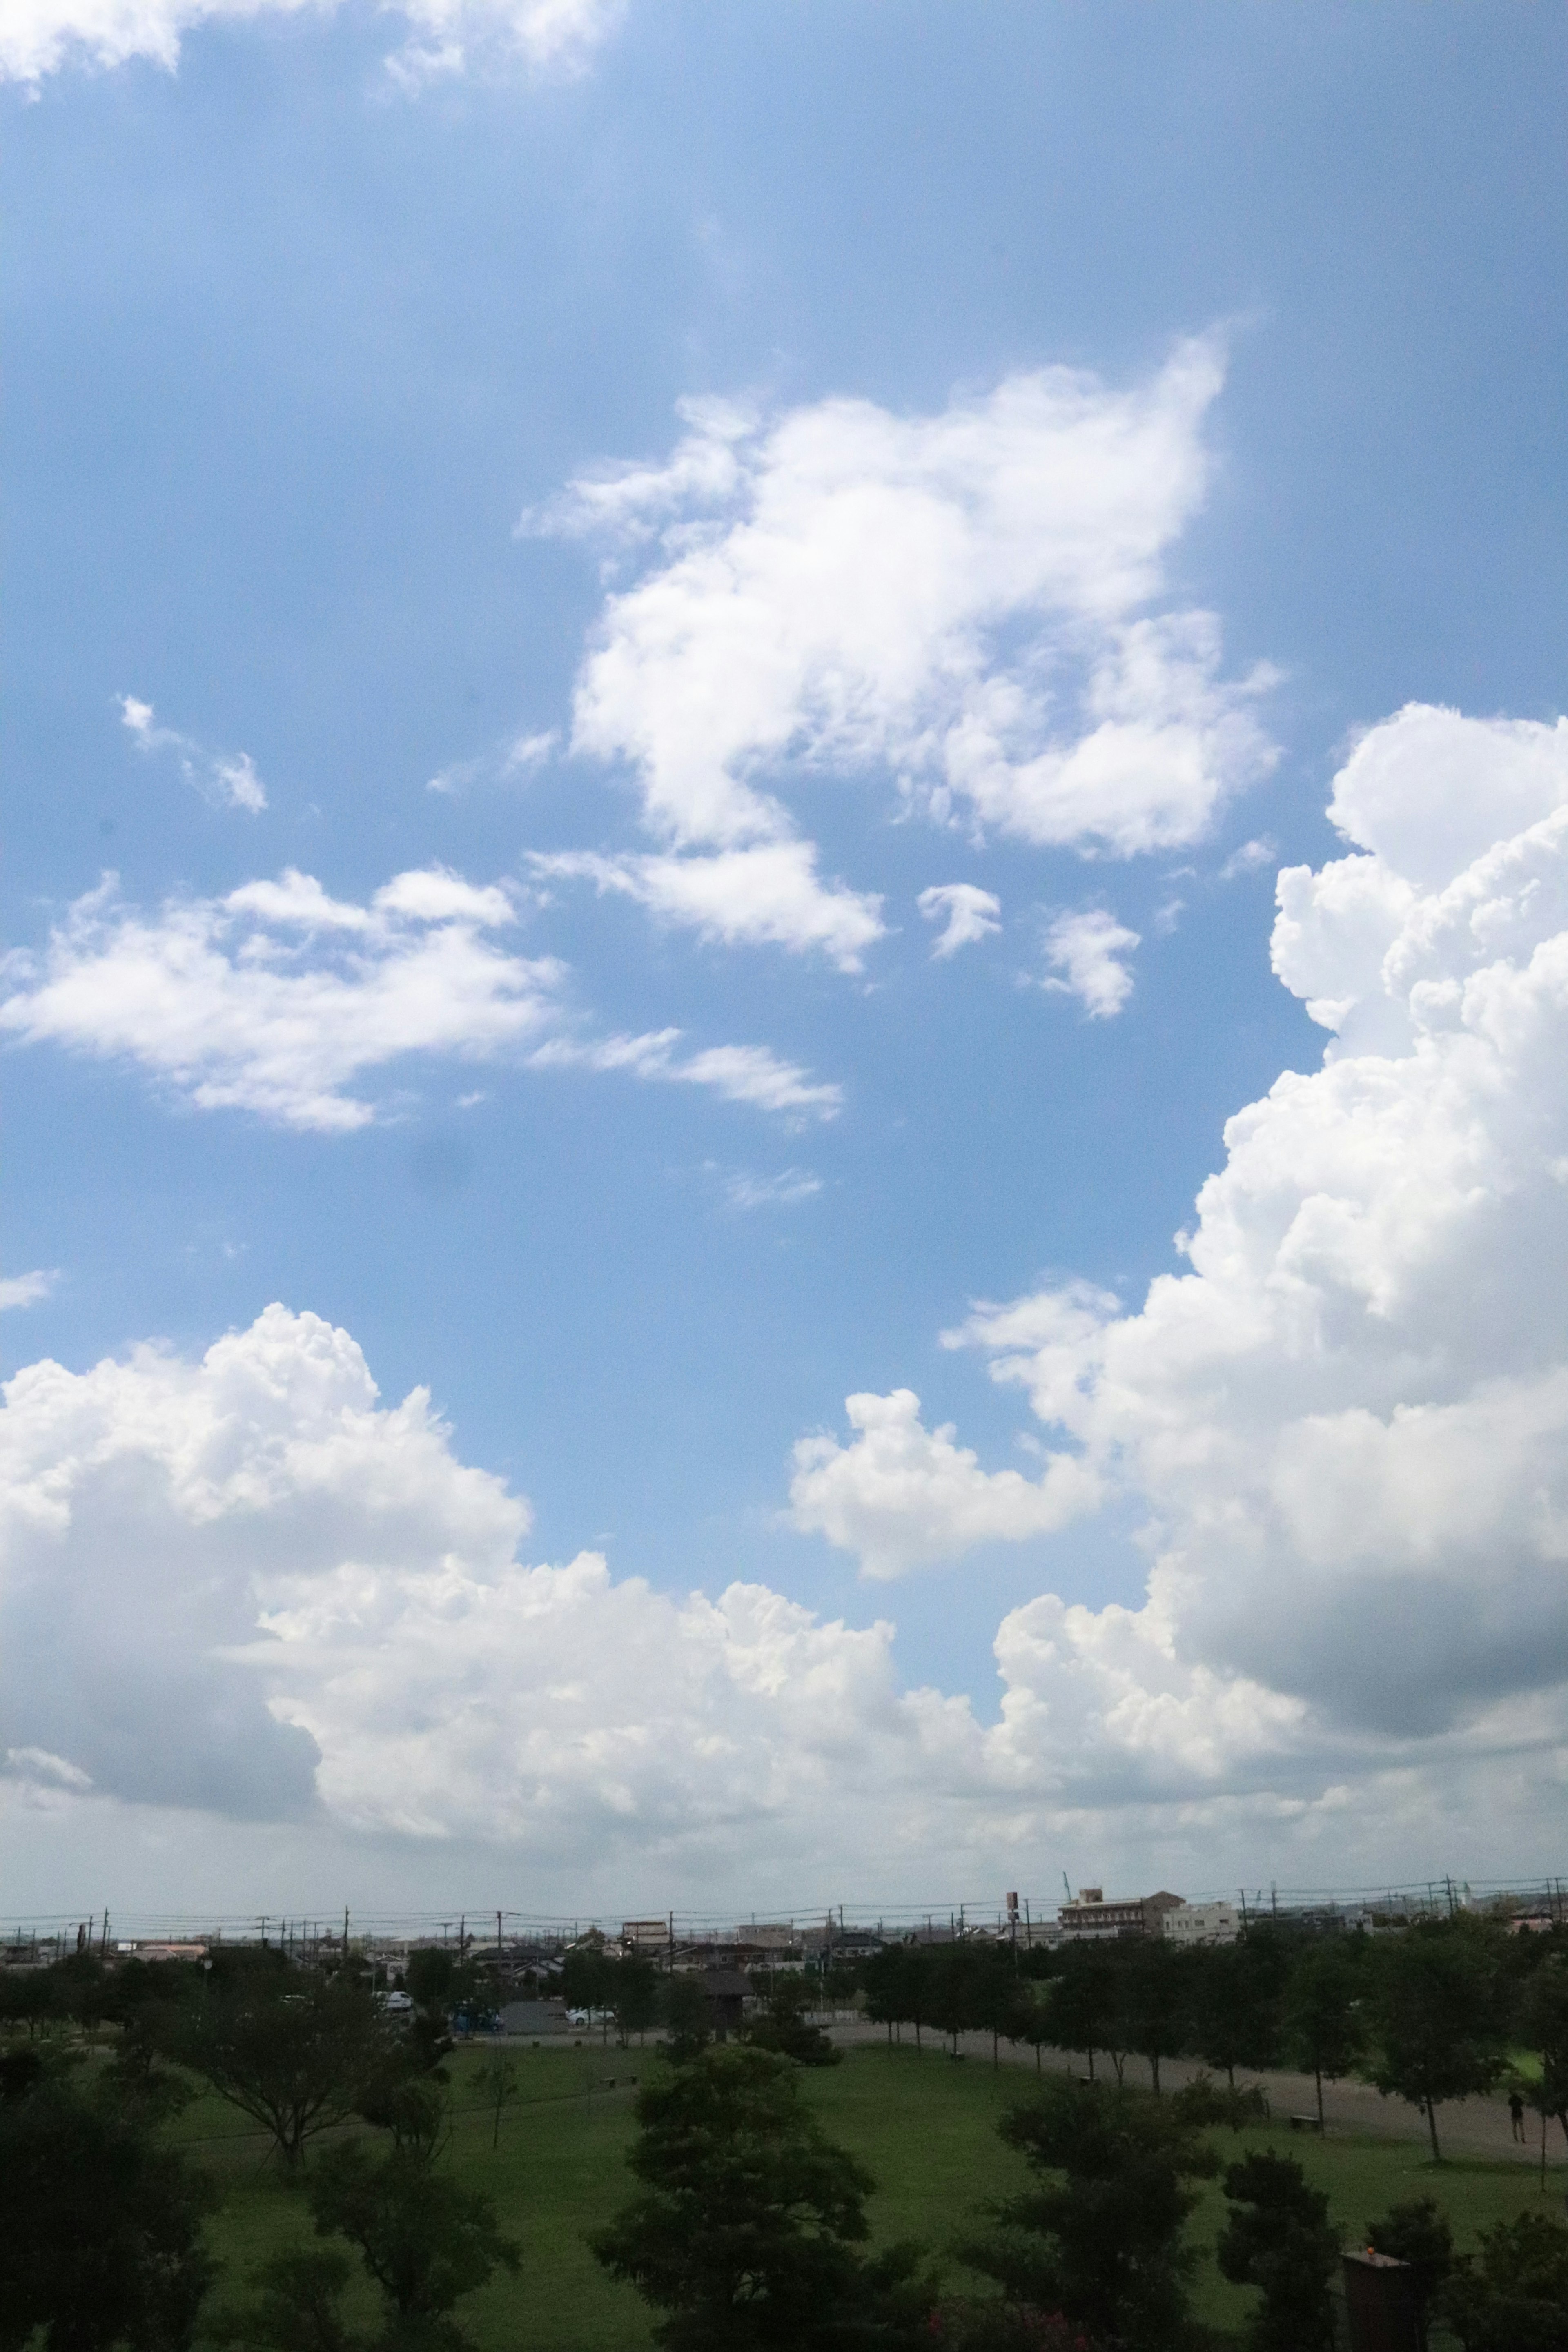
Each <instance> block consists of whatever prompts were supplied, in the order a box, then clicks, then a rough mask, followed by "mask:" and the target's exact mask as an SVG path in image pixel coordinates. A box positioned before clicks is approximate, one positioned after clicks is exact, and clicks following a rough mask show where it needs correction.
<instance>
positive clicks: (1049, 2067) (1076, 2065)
mask: <svg viewBox="0 0 1568 2352" xmlns="http://www.w3.org/2000/svg"><path fill="white" fill-rule="evenodd" d="M823 2022H824V2023H825V2024H826V2025H827V2031H828V2032H829V2034H830V2036H831V2038H832V2039H833V2040H834V2041H835V2042H842V2043H843V2044H844V2045H845V2046H846V2047H849V2046H850V2045H852V2044H854V2043H856V2042H885V2041H886V2040H887V2036H888V2029H887V2027H886V2026H885V2025H868V2024H862V2023H858V2022H857V2023H855V2024H848V2023H846V2022H841V2021H833V2022H831V2023H830V2022H828V2021H826V2019H825V2020H824V2021H823ZM901 2039H902V2041H903V2042H905V2043H912V2042H913V2040H914V2033H913V2031H912V2029H911V2028H910V2027H909V2026H907V2025H906V2026H905V2027H904V2028H903V2032H902V2036H901ZM921 2043H922V2046H923V2048H924V2049H925V2051H926V2052H927V2053H928V2054H929V2055H931V2056H932V2057H935V2058H940V2057H941V2056H942V2054H943V2053H945V2052H947V2051H948V2050H950V2049H951V2048H952V2043H951V2042H950V2041H949V2040H948V2039H947V2038H946V2037H945V2036H944V2035H942V2034H940V2033H937V2032H934V2031H933V2030H932V2029H931V2027H930V2026H927V2027H926V2028H925V2030H924V2032H923V2033H922V2035H921ZM958 2047H959V2049H960V2051H961V2052H962V2053H963V2057H964V2059H965V2060H966V2061H967V2062H969V2063H974V2062H975V2061H976V2060H978V2061H980V2062H981V2063H984V2064H985V2065H987V2066H988V2065H989V2064H990V2063H991V2036H990V2035H989V2034H988V2033H961V2034H960V2035H959V2037H958ZM998 2054H999V2057H1000V2060H1001V2063H1002V2064H1003V2065H1004V2066H1026V2067H1027V2068H1028V2070H1029V2072H1030V2073H1031V2074H1033V2073H1034V2071H1035V2053H1034V2052H1033V2051H1032V2050H1031V2049H1030V2048H1029V2046H1028V2044H1027V2043H1026V2042H1003V2043H1002V2046H1001V2050H1000V2052H999V2053H998ZM1040 2057H1041V2061H1042V2063H1043V2066H1044V2069H1045V2071H1046V2072H1047V2073H1049V2074H1084V2073H1085V2072H1086V2071H1087V2070H1086V2068H1085V2065H1084V2062H1083V2059H1082V2058H1081V2056H1078V2057H1075V2056H1073V2055H1072V2054H1070V2053H1067V2052H1064V2051H1060V2050H1043V2051H1042V2052H1041V2053H1040ZM1095 2070H1096V2072H1097V2074H1100V2075H1101V2076H1102V2077H1106V2076H1110V2074H1111V2064H1110V2059H1109V2058H1108V2057H1106V2056H1105V2054H1104V2053H1103V2052H1101V2053H1100V2054H1099V2055H1098V2056H1097V2058H1096V2060H1095ZM1202 2071H1203V2070H1202V2069H1201V2068H1200V2067H1199V2066H1198V2065H1197V2064H1196V2063H1194V2061H1192V2060H1190V2059H1185V2058H1165V2059H1162V2061H1161V2063H1160V2082H1161V2086H1162V2088H1163V2089H1164V2090H1168V2091H1174V2090H1179V2089H1180V2088H1181V2086H1182V2084H1184V2083H1190V2082H1191V2081H1192V2079H1193V2076H1194V2074H1199V2073H1201V2072H1202ZM1210 2071H1211V2072H1212V2069H1211V2070H1210ZM1124 2074H1125V2079H1126V2080H1127V2081H1128V2082H1129V2083H1131V2084H1134V2085H1135V2086H1136V2087H1137V2088H1139V2089H1141V2090H1148V2089H1149V2088H1150V2087H1151V2085H1150V2075H1149V2066H1148V2062H1147V2061H1146V2060H1145V2059H1142V2058H1134V2057H1129V2058H1128V2059H1127V2060H1126V2061H1125V2062H1124ZM1216 2079H1218V2080H1219V2081H1220V2082H1221V2083H1223V2081H1224V2076H1223V2075H1221V2076H1219V2077H1217V2078H1216ZM1253 2083H1260V2084H1262V2086H1263V2090H1264V2095H1265V2096H1266V2097H1267V2098H1268V2105H1269V2106H1270V2108H1271V2109H1272V2111H1273V2116H1274V2120H1275V2122H1276V2123H1286V2122H1288V2120H1289V2117H1290V2116H1313V2117H1314V2118H1315V2117H1316V2115H1317V2112H1318V2094H1317V2090H1316V2087H1315V2085H1314V2084H1313V2081H1312V2078H1311V2076H1310V2074H1275V2073H1268V2074H1254V2073H1251V2072H1247V2071H1242V2070H1238V2071H1237V2084H1238V2086H1240V2087H1243V2088H1245V2087H1246V2086H1247V2085H1248V2084H1253ZM1323 2121H1324V2124H1325V2126H1326V2128H1327V2130H1328V2132H1329V2135H1330V2137H1332V2136H1333V2134H1334V2133H1335V2132H1353V2133H1356V2134H1364V2135H1365V2136H1366V2137H1368V2138H1371V2139H1412V2140H1420V2141H1423V2142H1425V2140H1426V2116H1424V2115H1423V2114H1421V2112H1420V2111H1419V2109H1417V2108H1415V2107H1412V2106H1407V2105H1405V2101H1404V2100H1403V2099H1388V2098H1384V2095H1383V2094H1382V2092H1381V2091H1374V2090H1373V2087H1372V2085H1371V2084H1370V2083H1356V2082H1343V2083H1329V2082H1325V2083H1324V2084H1323ZM1525 2133H1526V2139H1525V2143H1524V2145H1523V2146H1521V2144H1520V2142H1519V2141H1518V2140H1517V2139H1515V2138H1514V2137H1513V2130H1512V2126H1511V2124H1510V2120H1509V2112H1508V2102H1507V2100H1506V2099H1500V2098H1490V2099H1454V2100H1451V2101H1450V2102H1449V2103H1448V2104H1447V2105H1445V2106H1440V2107H1439V2108H1438V2110H1437V2136H1438V2139H1439V2141H1440V2142H1441V2145H1442V2148H1443V2153H1444V2155H1445V2156H1488V2157H1497V2158H1503V2159H1504V2160H1506V2159H1508V2158H1513V2159H1515V2160H1516V2161H1517V2162H1519V2163H1521V2164H1539V2163H1540V2161H1541V2118H1540V2116H1535V2115H1527V2116H1526V2120H1525ZM1548 2135H1549V2136H1548V2140H1547V2156H1548V2158H1549V2160H1551V2161H1552V2162H1553V2163H1556V2162H1560V2161H1561V2160H1562V2158H1563V2153H1564V2149H1563V2134H1562V2131H1561V2129H1560V2127H1559V2126H1557V2125H1556V2124H1555V2123H1552V2124H1550V2125H1549V2126H1548Z"/></svg>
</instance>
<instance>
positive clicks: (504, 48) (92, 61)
mask: <svg viewBox="0 0 1568 2352" xmlns="http://www.w3.org/2000/svg"><path fill="white" fill-rule="evenodd" d="M337 5H338V0H8V5H7V6H6V8H5V12H4V16H3V17H0V80H6V81H19V82H26V83H32V84H35V85H36V84H37V82H39V81H40V80H41V79H43V77H44V76H45V75H46V74H51V73H57V72H58V71H59V70H60V69H61V68H62V67H66V66H72V65H76V66H96V67H99V68H107V67H111V66H120V65H124V64H126V63H127V62H128V61H129V60H131V59H132V58H145V59H146V60H148V62H150V63H151V64H153V65H156V66H162V67H163V68H164V70H165V71H166V72H169V73H173V72H174V69H175V68H176V66H177V65H178V63H179V58H180V47H181V43H182V42H183V40H184V37H185V36H186V35H187V34H188V33H193V32H196V31H198V30H199V29H200V28H201V27H202V26H204V25H210V24H237V23H245V22H248V21H250V20H251V19H253V18H255V17H258V16H268V15H280V16H299V15H304V14H307V13H309V14H310V15H313V16H331V15H332V14H334V13H335V11H336V7H337ZM392 13H394V14H395V15H396V16H401V18H402V19H403V21H404V23H405V26H407V28H408V37H407V41H406V43H405V46H404V47H403V48H402V49H401V50H400V51H398V52H397V53H396V54H395V56H393V57H392V58H389V59H388V66H389V68H390V70H391V71H392V73H393V75H394V77H395V79H396V80H397V81H398V82H400V83H401V84H402V85H403V86H404V87H405V88H407V89H417V88H419V87H420V86H421V85H422V84H424V83H426V82H428V81H430V80H434V79H448V78H450V77H451V76H452V75H454V74H458V73H462V72H464V71H466V70H468V68H470V67H472V66H475V65H479V64H483V63H486V62H489V61H498V62H504V61H505V60H506V59H508V58H515V59H519V60H521V62H522V63H523V64H524V65H525V66H527V67H529V68H533V69H536V70H546V71H548V70H554V71H557V72H560V71H565V72H573V71H577V70H580V69H581V68H583V66H584V65H585V64H586V62H587V60H588V58H590V57H591V55H592V53H593V51H594V49H595V47H597V46H598V45H599V43H600V42H601V41H603V40H604V39H605V37H606V36H607V35H608V34H609V33H610V31H611V30H612V29H613V28H614V26H615V25H616V23H617V22H618V20H619V18H620V16H621V14H622V7H621V0H400V5H397V6H396V7H395V10H394V11H393V12H392Z"/></svg>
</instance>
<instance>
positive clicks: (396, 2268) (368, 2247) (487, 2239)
mask: <svg viewBox="0 0 1568 2352" xmlns="http://www.w3.org/2000/svg"><path fill="white" fill-rule="evenodd" d="M306 2194H307V2196H308V2198H309V2200H310V2211H311V2214H312V2216H313V2217H314V2220H315V2224H316V2227H317V2229H318V2230H319V2231H321V2234H322V2235H323V2236H337V2237H342V2238H346V2239H347V2240H348V2242H349V2243H350V2244H351V2245H352V2246H355V2247H357V2248H358V2250H359V2253H360V2257H361V2259H362V2261H363V2263H364V2266H365V2268H366V2270H367V2271H368V2272H369V2273H370V2274H371V2276H372V2278H373V2279H374V2281H375V2283H376V2284H377V2286H379V2287H380V2289H381V2291H382V2294H384V2297H385V2298H386V2303H387V2306H388V2315H389V2320H390V2322H391V2323H392V2326H393V2330H394V2335H395V2336H396V2335H397V2333H398V2331H401V2333H402V2335H403V2336H409V2335H410V2332H411V2331H414V2332H416V2331H417V2330H418V2328H420V2327H422V2326H428V2324H429V2323H432V2322H435V2321H445V2320H446V2318H447V2314H448V2313H449V2312H450V2311H451V2308H452V2306H453V2305H454V2304H455V2303H457V2302H458V2301H459V2300H460V2299H461V2298H462V2297H463V2296H464V2295H466V2294H473V2292H474V2291H475V2289H476V2288H478V2287H481V2286H483V2285H484V2284H485V2282H486V2281H487V2280H488V2279H489V2277H490V2275H491V2273H493V2272H494V2271H495V2269H496V2268H497V2267H498V2265H500V2267H502V2268H504V2269H507V2270H510V2271H515V2270H516V2268H517V2266H518V2259H519V2250H518V2247H517V2245H516V2244H515V2242H513V2241H512V2240H511V2239H510V2238H508V2237H506V2236H504V2235H503V2233H502V2231H501V2230H500V2227H499V2225H498V2223H497V2221H496V2217H495V2209H494V2207H493V2206H492V2205H491V2203H490V2200H489V2198H488V2197H485V2196H482V2195H480V2194H479V2192H478V2191H477V2190H474V2189H464V2188H461V2187H460V2186H459V2185H458V2182H457V2181H455V2180H453V2179H452V2178H451V2177H450V2175H449V2174H448V2173H447V2172H445V2171H443V2170H442V2169H441V2168H439V2167H437V2166H433V2165H431V2164H430V2163H429V2162H427V2161H426V2159H425V2158H423V2157H421V2156H419V2155H417V2154H415V2153H413V2152H411V2151H410V2150H409V2149H407V2148H399V2147H391V2148H387V2149H385V2150H384V2151H382V2152H379V2153H377V2152H373V2151H372V2149H371V2148H369V2147H367V2146H366V2144H365V2142H364V2141H363V2140H361V2139H349V2140H342V2141H339V2142H338V2143H337V2144H336V2145H334V2146H333V2147H330V2148H328V2149H327V2150H326V2151H325V2152H324V2153H323V2155H322V2156H321V2158H320V2160H319V2162H318V2163H317V2166H316V2168H315V2171H314V2173H313V2174H312V2176H311V2179H310V2185H309V2188H308V2189H307V2192H306ZM447 2333H448V2336H450V2330H449V2329H448V2331H447ZM456 2340H461V2339H460V2338H458V2339H456Z"/></svg>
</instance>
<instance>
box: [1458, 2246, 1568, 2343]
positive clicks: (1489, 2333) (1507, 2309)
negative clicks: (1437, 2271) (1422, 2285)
mask: <svg viewBox="0 0 1568 2352" xmlns="http://www.w3.org/2000/svg"><path fill="white" fill-rule="evenodd" d="M1436 2309H1437V2312H1438V2314H1439V2315H1440V2316H1441V2317H1442V2318H1443V2319H1445V2320H1446V2321H1447V2325H1448V2326H1450V2327H1451V2328H1452V2329H1453V2331H1454V2333H1455V2334H1456V2336H1458V2339H1459V2341H1460V2343H1461V2344H1462V2345H1463V2346H1464V2347H1465V2352H1568V2230H1565V2229H1564V2228H1563V2225H1562V2223H1561V2222H1560V2221H1549V2220H1548V2219H1547V2217H1546V2215H1545V2214H1544V2213H1521V2215H1520V2216H1519V2219H1518V2220H1517V2221H1499V2222H1496V2223H1494V2225H1493V2226H1492V2228H1491V2229H1489V2230H1483V2231H1481V2233H1480V2242H1479V2253H1478V2255H1477V2257H1476V2258H1474V2259H1472V2258H1470V2257H1468V2256H1466V2257H1464V2258H1462V2259H1461V2260H1460V2261H1459V2262H1458V2263H1456V2264H1455V2266H1454V2269H1453V2273H1452V2274H1451V2275H1450V2277H1449V2279H1448V2281H1447V2284H1446V2285H1445V2286H1444V2287H1443V2288H1442V2289H1441V2290H1440V2291H1439V2293H1438V2295H1437V2298H1436Z"/></svg>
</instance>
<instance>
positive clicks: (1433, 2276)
mask: <svg viewBox="0 0 1568 2352" xmlns="http://www.w3.org/2000/svg"><path fill="white" fill-rule="evenodd" d="M1366 2242H1367V2244H1368V2245H1369V2246H1370V2247H1371V2248H1372V2250H1373V2253H1374V2254H1389V2255H1391V2256H1392V2257H1393V2259H1394V2261H1395V2262H1396V2263H1409V2265H1410V2272H1411V2280H1412V2284H1413V2285H1414V2287H1415V2307H1416V2311H1417V2314H1418V2324H1419V2326H1420V2329H1421V2352H1426V2323H1427V2320H1428V2318H1429V2316H1430V2315H1431V2310H1432V2305H1433V2303H1434V2301H1435V2300H1436V2296H1437V2294H1439V2292H1440V2290H1441V2289H1442V2287H1443V2285H1444V2284H1445V2282H1446V2281H1447V2277H1448V2275H1449V2273H1450V2272H1451V2271H1452V2270H1453V2267H1454V2232H1453V2230H1452V2228H1451V2227H1450V2226H1449V2221H1448V2217H1447V2214H1446V2213H1444V2212H1442V2211H1440V2210H1439V2209H1438V2206H1437V2203H1436V2199H1434V2198H1431V2197H1413V2198H1411V2199H1410V2200H1409V2201H1408V2202H1407V2203H1405V2204H1404V2205H1391V2206H1390V2207H1389V2209H1388V2211H1387V2212H1386V2213H1385V2214H1384V2217H1383V2219H1382V2221H1373V2222H1371V2223H1370V2224H1369V2225H1368V2228H1367V2233H1366Z"/></svg>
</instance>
